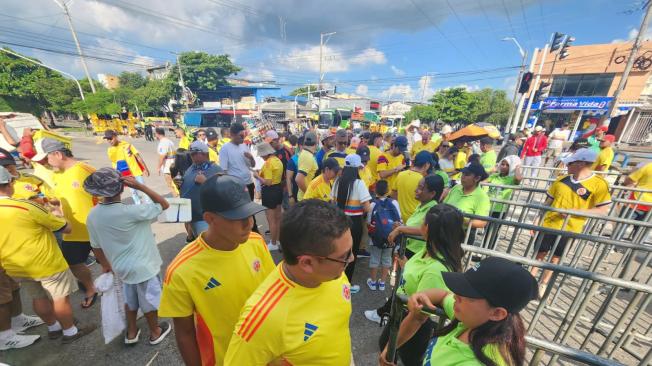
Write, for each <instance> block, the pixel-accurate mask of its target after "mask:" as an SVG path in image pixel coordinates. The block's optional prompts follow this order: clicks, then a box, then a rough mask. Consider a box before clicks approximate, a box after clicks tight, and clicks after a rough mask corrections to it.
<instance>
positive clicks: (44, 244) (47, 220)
mask: <svg viewBox="0 0 652 366" xmlns="http://www.w3.org/2000/svg"><path fill="white" fill-rule="evenodd" d="M0 222H2V223H11V225H6V226H3V228H2V230H0V267H2V268H4V269H5V270H6V271H7V274H8V275H9V276H11V277H26V278H35V279H36V278H44V277H49V276H52V275H53V274H56V273H59V272H63V271H65V270H66V269H68V264H67V263H66V260H65V259H63V254H61V250H60V249H59V245H58V244H57V239H56V238H55V237H54V234H53V233H52V232H53V231H57V230H61V229H63V227H64V226H65V225H66V221H65V220H64V219H63V218H61V217H57V216H54V215H53V214H51V213H50V212H48V211H47V210H46V209H45V208H43V207H42V206H40V205H38V204H36V203H33V202H30V201H25V200H16V199H13V198H2V199H0Z"/></svg>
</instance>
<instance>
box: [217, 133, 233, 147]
mask: <svg viewBox="0 0 652 366" xmlns="http://www.w3.org/2000/svg"><path fill="white" fill-rule="evenodd" d="M229 142H231V132H230V131H229V129H228V128H226V127H223V128H221V129H220V139H219V140H218V142H217V151H220V149H221V148H222V146H224V145H225V144H228V143H229Z"/></svg>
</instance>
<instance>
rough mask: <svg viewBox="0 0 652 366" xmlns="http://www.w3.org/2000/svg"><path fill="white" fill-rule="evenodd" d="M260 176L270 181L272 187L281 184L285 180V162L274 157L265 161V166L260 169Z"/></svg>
mask: <svg viewBox="0 0 652 366" xmlns="http://www.w3.org/2000/svg"><path fill="white" fill-rule="evenodd" d="M260 176H261V177H263V178H265V179H270V180H271V181H272V185H275V184H280V183H281V180H282V179H283V162H282V161H281V159H279V158H277V157H276V156H274V155H272V156H270V157H269V159H267V160H265V164H263V167H262V168H261V169H260Z"/></svg>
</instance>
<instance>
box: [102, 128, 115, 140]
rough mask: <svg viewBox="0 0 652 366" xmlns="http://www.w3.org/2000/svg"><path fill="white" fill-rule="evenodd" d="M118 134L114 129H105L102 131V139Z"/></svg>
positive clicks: (109, 138)
mask: <svg viewBox="0 0 652 366" xmlns="http://www.w3.org/2000/svg"><path fill="white" fill-rule="evenodd" d="M116 136H118V133H117V132H115V131H114V130H106V131H104V137H103V139H105V140H111V139H112V138H114V137H116Z"/></svg>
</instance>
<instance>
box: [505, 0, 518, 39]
mask: <svg viewBox="0 0 652 366" xmlns="http://www.w3.org/2000/svg"><path fill="white" fill-rule="evenodd" d="M502 2H503V9H504V10H505V15H506V16H507V22H508V23H509V29H511V31H512V36H513V37H516V32H514V26H513V25H512V18H511V17H510V16H509V10H507V5H506V4H505V0H502Z"/></svg>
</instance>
